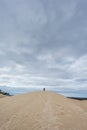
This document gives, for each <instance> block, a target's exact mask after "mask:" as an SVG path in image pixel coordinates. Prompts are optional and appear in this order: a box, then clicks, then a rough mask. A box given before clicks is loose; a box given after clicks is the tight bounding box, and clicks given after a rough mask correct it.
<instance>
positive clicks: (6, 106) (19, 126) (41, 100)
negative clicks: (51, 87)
mask: <svg viewBox="0 0 87 130" xmlns="http://www.w3.org/2000/svg"><path fill="white" fill-rule="evenodd" d="M77 102H80V101H76V102H75V101H73V100H70V99H67V98H65V97H64V96H62V95H59V94H56V93H52V92H33V93H27V94H23V95H18V96H13V97H6V98H2V99H0V130H87V109H86V108H87V102H86V101H83V104H85V107H83V104H81V105H80V103H79V104H78V103H77Z"/></svg>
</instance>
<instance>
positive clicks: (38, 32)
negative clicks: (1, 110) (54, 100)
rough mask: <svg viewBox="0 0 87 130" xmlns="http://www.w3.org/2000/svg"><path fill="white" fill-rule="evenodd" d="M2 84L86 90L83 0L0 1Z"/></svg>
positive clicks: (86, 31) (85, 12)
mask: <svg viewBox="0 0 87 130" xmlns="http://www.w3.org/2000/svg"><path fill="white" fill-rule="evenodd" d="M0 86H10V87H26V88H32V87H35V88H42V87H46V88H50V89H52V88H54V89H57V88H58V89H59V88H60V89H76V90H78V89H79V90H87V0H0Z"/></svg>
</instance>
